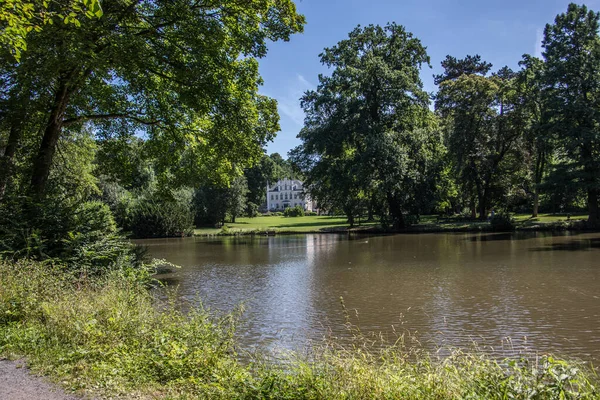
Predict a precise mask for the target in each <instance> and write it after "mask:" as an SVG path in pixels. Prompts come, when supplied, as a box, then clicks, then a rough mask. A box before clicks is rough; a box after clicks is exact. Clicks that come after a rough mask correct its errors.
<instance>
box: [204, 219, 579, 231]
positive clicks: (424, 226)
mask: <svg viewBox="0 0 600 400" xmlns="http://www.w3.org/2000/svg"><path fill="white" fill-rule="evenodd" d="M514 218H515V228H516V229H517V230H565V229H573V228H575V229H576V228H577V226H576V224H577V223H579V222H581V221H584V220H587V215H584V214H575V215H571V216H569V215H566V214H540V215H539V217H537V218H531V215H529V214H518V215H515V216H514ZM360 222H361V223H360V224H357V225H356V226H355V227H354V228H353V230H354V231H361V230H367V231H369V230H371V231H372V230H380V227H379V224H378V223H376V222H366V221H364V220H362V221H360ZM348 229H349V225H348V222H347V221H346V218H345V217H343V216H334V217H329V216H307V217H295V218H292V217H282V216H265V217H263V216H260V217H256V218H238V219H237V220H236V222H235V223H226V224H225V227H224V228H199V229H196V230H195V231H194V233H195V235H198V236H206V235H239V234H242V235H243V234H269V233H273V234H277V233H280V234H281V233H322V232H344V231H347V230H348ZM488 230H491V226H490V223H489V221H479V220H465V219H460V218H457V217H448V218H440V217H438V216H437V215H424V216H422V217H421V219H420V221H419V223H418V224H416V225H414V226H412V227H410V228H408V229H407V231H409V232H455V231H464V232H480V231H488Z"/></svg>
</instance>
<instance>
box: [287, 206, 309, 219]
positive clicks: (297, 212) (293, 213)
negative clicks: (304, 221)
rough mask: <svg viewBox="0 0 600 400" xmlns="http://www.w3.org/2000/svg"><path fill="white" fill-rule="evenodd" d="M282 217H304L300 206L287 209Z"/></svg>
mask: <svg viewBox="0 0 600 400" xmlns="http://www.w3.org/2000/svg"><path fill="white" fill-rule="evenodd" d="M283 216H284V217H304V209H303V208H302V207H300V206H295V207H288V208H286V209H285V210H283Z"/></svg>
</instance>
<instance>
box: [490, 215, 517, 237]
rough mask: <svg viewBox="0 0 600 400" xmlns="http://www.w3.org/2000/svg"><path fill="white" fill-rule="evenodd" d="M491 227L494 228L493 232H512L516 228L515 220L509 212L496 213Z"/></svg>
mask: <svg viewBox="0 0 600 400" xmlns="http://www.w3.org/2000/svg"><path fill="white" fill-rule="evenodd" d="M490 225H491V226H492V230H494V231H496V232H511V231H514V230H515V228H516V226H515V219H514V218H513V217H512V215H510V213H509V212H508V211H501V212H498V213H495V214H494V216H493V217H492V218H491V219H490Z"/></svg>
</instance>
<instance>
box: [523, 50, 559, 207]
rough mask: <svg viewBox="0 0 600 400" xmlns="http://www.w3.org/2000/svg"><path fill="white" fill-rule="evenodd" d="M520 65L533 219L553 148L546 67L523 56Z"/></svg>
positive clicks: (540, 62) (528, 56)
mask: <svg viewBox="0 0 600 400" xmlns="http://www.w3.org/2000/svg"><path fill="white" fill-rule="evenodd" d="M519 65H520V66H521V67H522V68H523V69H522V70H521V71H519V72H518V74H517V91H518V94H519V97H520V104H519V106H520V107H522V109H523V112H525V113H526V114H527V121H526V125H525V131H524V136H525V148H524V151H525V152H526V163H527V164H528V165H529V166H530V167H529V168H530V170H531V173H532V175H533V176H532V178H533V212H532V217H534V218H536V217H537V216H538V212H539V204H540V186H541V185H542V179H543V178H544V175H545V173H546V171H547V169H548V164H549V161H550V156H551V155H552V148H553V145H552V137H551V135H550V134H549V127H550V121H549V113H548V112H547V106H546V105H547V102H548V90H547V87H546V85H545V83H544V73H545V69H546V67H545V64H544V62H543V61H542V60H540V59H539V58H535V57H532V56H530V55H524V56H523V60H522V61H521V62H520V63H519Z"/></svg>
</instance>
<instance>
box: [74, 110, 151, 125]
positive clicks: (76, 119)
mask: <svg viewBox="0 0 600 400" xmlns="http://www.w3.org/2000/svg"><path fill="white" fill-rule="evenodd" d="M110 119H130V120H132V121H135V122H138V123H140V124H143V125H158V124H160V123H161V122H162V121H161V120H147V119H144V118H140V117H139V116H135V115H131V114H124V113H114V114H89V115H80V116H78V117H73V118H68V119H65V120H64V121H63V126H69V125H72V124H76V123H79V122H85V121H95V120H110Z"/></svg>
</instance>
